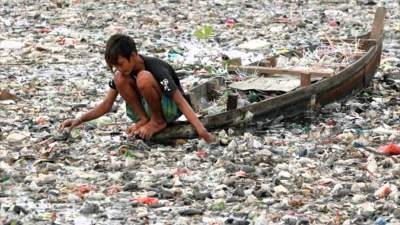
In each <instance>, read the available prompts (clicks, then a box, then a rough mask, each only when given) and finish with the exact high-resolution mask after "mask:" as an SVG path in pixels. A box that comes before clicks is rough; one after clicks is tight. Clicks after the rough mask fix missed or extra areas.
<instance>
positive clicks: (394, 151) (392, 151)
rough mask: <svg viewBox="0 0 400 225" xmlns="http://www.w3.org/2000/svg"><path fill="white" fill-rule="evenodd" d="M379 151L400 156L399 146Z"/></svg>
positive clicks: (387, 146) (382, 147)
mask: <svg viewBox="0 0 400 225" xmlns="http://www.w3.org/2000/svg"><path fill="white" fill-rule="evenodd" d="M379 150H380V151H381V152H382V153H384V154H386V155H398V154H400V146H399V145H397V144H389V145H385V146H381V147H379Z"/></svg>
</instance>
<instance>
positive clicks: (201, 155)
mask: <svg viewBox="0 0 400 225" xmlns="http://www.w3.org/2000/svg"><path fill="white" fill-rule="evenodd" d="M196 155H197V157H199V158H204V157H206V156H207V152H206V151H204V150H203V149H199V150H197V152H196Z"/></svg>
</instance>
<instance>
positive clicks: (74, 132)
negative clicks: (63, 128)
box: [71, 128, 81, 139]
mask: <svg viewBox="0 0 400 225" xmlns="http://www.w3.org/2000/svg"><path fill="white" fill-rule="evenodd" d="M80 136H81V129H80V128H74V129H72V130H71V137H72V138H74V139H75V138H78V137H80Z"/></svg>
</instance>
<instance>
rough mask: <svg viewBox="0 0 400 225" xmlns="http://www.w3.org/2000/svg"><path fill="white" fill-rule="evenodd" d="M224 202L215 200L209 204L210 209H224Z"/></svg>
mask: <svg viewBox="0 0 400 225" xmlns="http://www.w3.org/2000/svg"><path fill="white" fill-rule="evenodd" d="M225 207H226V206H225V202H224V201H222V200H221V201H216V202H215V203H214V204H212V205H211V207H210V210H212V211H221V210H223V209H225Z"/></svg>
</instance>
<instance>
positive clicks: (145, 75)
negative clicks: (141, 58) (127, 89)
mask: <svg viewBox="0 0 400 225" xmlns="http://www.w3.org/2000/svg"><path fill="white" fill-rule="evenodd" d="M154 82H155V79H154V77H153V74H151V73H150V72H149V71H141V72H140V73H138V74H137V77H136V85H137V87H138V88H139V90H144V89H147V88H149V87H151V86H152V85H154Z"/></svg>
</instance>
